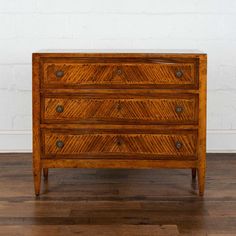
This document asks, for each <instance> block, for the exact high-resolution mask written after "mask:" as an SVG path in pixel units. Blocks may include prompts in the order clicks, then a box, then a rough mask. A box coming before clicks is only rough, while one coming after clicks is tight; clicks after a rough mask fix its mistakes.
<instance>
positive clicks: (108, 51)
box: [34, 49, 206, 55]
mask: <svg viewBox="0 0 236 236" xmlns="http://www.w3.org/2000/svg"><path fill="white" fill-rule="evenodd" d="M34 53H36V54H71V55H72V54H80V55H82V54H83V55H89V54H91V55H94V54H98V55H102V54H105V55H106V54H118V55H119V54H120V55H127V54H129V55H139V54H146V55H155V54H160V55H166V54H167V55H176V54H186V55H206V53H205V52H203V51H200V50H197V49H44V50H39V51H36V52H34Z"/></svg>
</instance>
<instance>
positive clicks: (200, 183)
mask: <svg viewBox="0 0 236 236" xmlns="http://www.w3.org/2000/svg"><path fill="white" fill-rule="evenodd" d="M197 172H198V189H199V195H200V196H203V195H204V190H205V167H199V168H198V169H197Z"/></svg>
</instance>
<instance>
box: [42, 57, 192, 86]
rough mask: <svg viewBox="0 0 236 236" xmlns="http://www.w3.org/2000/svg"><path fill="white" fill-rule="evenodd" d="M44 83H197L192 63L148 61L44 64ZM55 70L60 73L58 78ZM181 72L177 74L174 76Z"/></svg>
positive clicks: (64, 84)
mask: <svg viewBox="0 0 236 236" xmlns="http://www.w3.org/2000/svg"><path fill="white" fill-rule="evenodd" d="M43 68H44V85H45V87H46V86H48V85H51V86H53V85H56V86H68V87H73V86H81V85H90V86H93V87H94V86H96V85H104V86H111V85H119V86H121V87H122V86H123V85H133V86H134V85H142V84H147V85H158V86H160V87H168V86H170V87H175V86H177V87H181V86H187V87H188V88H191V87H192V88H193V87H196V86H197V81H196V78H195V67H194V64H193V63H188V64H187V63H185V64H183V63H173V62H171V61H170V62H169V63H168V62H165V63H151V64H138V63H135V64H125V63H122V64H111V63H104V64H102V63H100V64H93V63H89V64H80V63H73V64H72V63H70V64H69V63H67V62H64V63H53V64H52V63H45V64H44V67H43ZM57 71H62V72H63V76H62V77H60V78H58V77H57V76H56V73H57ZM179 71H180V72H181V73H182V75H181V76H180V77H178V76H176V73H177V72H179Z"/></svg>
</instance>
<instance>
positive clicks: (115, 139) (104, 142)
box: [43, 130, 197, 159]
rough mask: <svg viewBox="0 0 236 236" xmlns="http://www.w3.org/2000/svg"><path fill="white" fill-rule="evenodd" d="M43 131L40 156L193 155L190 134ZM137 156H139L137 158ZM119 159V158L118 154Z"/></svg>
mask: <svg viewBox="0 0 236 236" xmlns="http://www.w3.org/2000/svg"><path fill="white" fill-rule="evenodd" d="M89 132H91V131H86V132H82V133H77V134H70V133H60V132H58V133H57V132H54V131H52V132H49V131H47V132H44V133H43V143H44V155H45V157H47V156H51V157H54V158H57V157H58V158H60V157H61V158H65V157H67V156H68V157H69V158H73V157H74V158H76V157H78V156H81V157H82V156H84V157H87V158H92V157H96V156H97V157H99V156H100V158H101V156H102V158H106V157H107V158H108V157H109V158H110V157H111V156H113V157H119V156H121V155H122V156H123V158H127V157H130V158H139V156H138V155H141V156H144V157H145V155H146V157H148V156H149V157H153V158H158V157H159V158H161V157H162V156H163V157H165V158H168V157H169V158H180V159H181V158H190V159H194V158H195V156H196V144H197V134H196V133H194V132H192V133H179V134H178V133H177V134H174V133H157V134H156V133H155V134H153V133H136V134H134V133H119V130H117V131H116V132H114V133H96V132H91V133H89ZM141 156H140V157H141ZM121 158H122V157H121Z"/></svg>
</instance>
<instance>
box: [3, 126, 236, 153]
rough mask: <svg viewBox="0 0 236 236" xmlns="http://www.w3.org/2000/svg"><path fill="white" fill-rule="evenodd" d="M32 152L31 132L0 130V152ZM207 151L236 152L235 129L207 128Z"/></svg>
mask: <svg viewBox="0 0 236 236" xmlns="http://www.w3.org/2000/svg"><path fill="white" fill-rule="evenodd" d="M10 152H11V153H12V152H13V153H23V152H32V132H31V131H25V130H17V131H12V130H5V131H4V130H3V131H0V153H10ZM207 152H208V153H236V130H208V131H207Z"/></svg>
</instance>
